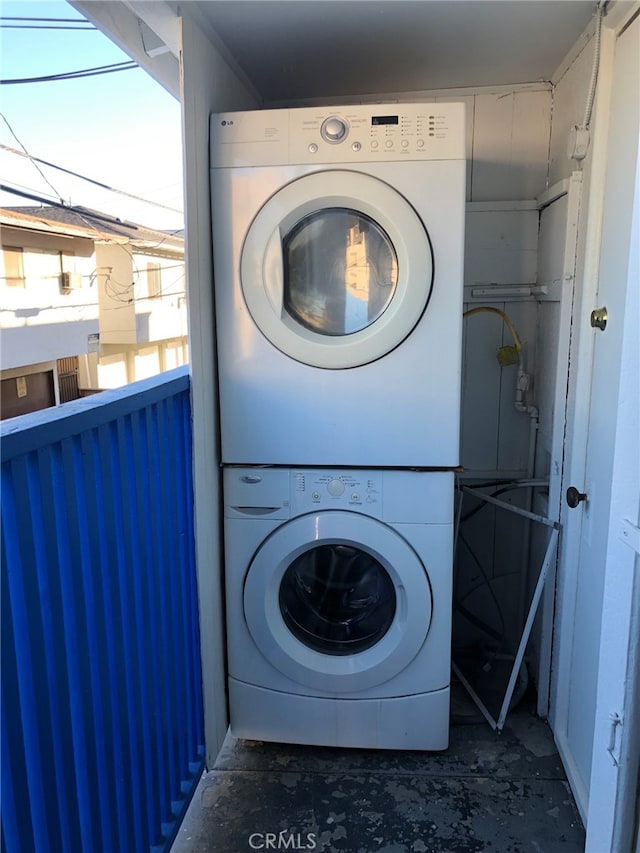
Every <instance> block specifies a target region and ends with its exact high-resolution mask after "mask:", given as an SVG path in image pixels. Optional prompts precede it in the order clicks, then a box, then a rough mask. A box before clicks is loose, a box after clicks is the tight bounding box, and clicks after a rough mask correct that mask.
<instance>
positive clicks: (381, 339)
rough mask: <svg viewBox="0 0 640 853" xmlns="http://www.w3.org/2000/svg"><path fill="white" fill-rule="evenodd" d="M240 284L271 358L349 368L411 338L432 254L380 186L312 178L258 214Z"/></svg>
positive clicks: (367, 179) (416, 225) (349, 178)
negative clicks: (277, 354)
mask: <svg viewBox="0 0 640 853" xmlns="http://www.w3.org/2000/svg"><path fill="white" fill-rule="evenodd" d="M240 279H241V283H242V291H243V294H244V298H245V301H246V304H247V307H248V309H249V312H250V314H251V316H252V318H253V320H254V322H255V323H256V325H257V326H258V328H259V329H260V330H261V332H262V333H263V334H264V335H265V337H266V338H268V340H270V341H271V343H272V344H273V345H274V346H276V347H277V348H278V349H279V350H280V351H281V352H283V353H285V354H286V355H288V356H290V357H291V358H293V359H296V360H297V361H300V362H303V363H304V364H309V365H312V366H314V367H325V368H334V369H338V368H346V367H356V366H358V365H362V364H367V363H369V362H372V361H375V360H376V359H378V358H381V357H382V356H384V355H386V354H387V353H388V352H390V351H391V350H393V349H394V348H395V347H397V346H398V345H399V344H400V343H401V342H402V341H403V340H404V339H405V338H406V337H407V336H408V335H409V334H410V333H411V331H412V330H413V328H414V327H415V325H416V323H417V322H418V320H419V319H420V317H421V316H422V314H423V312H424V310H425V308H426V306H427V303H428V301H429V297H430V295H431V289H432V286H433V252H432V248H431V243H430V240H429V236H428V234H427V232H426V230H425V228H424V226H423V224H422V222H421V220H420V217H419V216H418V214H417V213H416V211H415V209H414V208H413V207H412V206H411V205H410V204H409V202H408V201H407V200H406V199H405V198H404V197H403V196H402V195H400V193H398V192H397V191H396V190H394V189H393V188H392V187H391V186H389V184H387V183H385V182H383V181H381V180H378V179H377V178H374V177H372V176H371V175H365V174H361V173H359V172H349V171H327V172H315V173H313V174H311V175H306V176H304V177H302V178H298V179H297V180H295V181H292V182H291V183H290V184H287V185H286V186H285V187H283V188H282V189H281V190H279V191H278V192H277V193H275V195H273V196H271V198H270V199H269V200H268V201H267V202H266V203H265V204H264V206H263V207H262V208H261V210H260V211H259V212H258V214H257V216H256V217H255V219H254V220H253V222H252V223H251V225H250V227H249V230H248V232H247V235H246V238H245V241H244V245H243V248H242V257H241V263H240Z"/></svg>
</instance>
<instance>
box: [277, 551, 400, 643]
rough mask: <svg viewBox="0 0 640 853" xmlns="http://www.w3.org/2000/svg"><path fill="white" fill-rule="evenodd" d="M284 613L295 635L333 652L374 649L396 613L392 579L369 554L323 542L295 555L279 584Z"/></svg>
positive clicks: (281, 609) (302, 640) (305, 641)
mask: <svg viewBox="0 0 640 853" xmlns="http://www.w3.org/2000/svg"><path fill="white" fill-rule="evenodd" d="M280 611H281V613H282V617H283V619H284V621H285V623H286V625H287V626H288V627H289V629H290V630H291V632H292V634H293V635H294V636H295V637H297V638H298V639H299V640H300V641H301V642H303V643H305V645H307V646H309V648H311V649H315V650H316V651H319V652H326V653H327V654H330V655H350V654H356V653H357V652H362V651H364V650H365V649H368V648H371V646H373V645H375V644H376V643H377V642H378V640H380V639H381V638H382V637H384V635H385V634H386V633H387V631H388V630H389V627H390V625H391V623H392V622H393V617H394V615H395V611H396V594H395V589H394V586H393V581H392V580H391V578H390V577H389V574H388V572H387V571H386V569H385V568H384V566H383V565H382V564H381V563H380V562H379V561H378V560H376V558H375V557H373V556H372V555H371V554H369V553H367V552H366V551H363V550H362V549H360V548H356V547H354V546H352V545H321V546H320V547H318V548H311V549H309V550H308V551H305V552H304V553H303V554H301V555H300V556H299V557H297V558H296V559H295V560H294V561H293V562H292V564H291V565H290V566H289V568H288V569H287V571H286V572H285V573H284V576H283V578H282V582H281V584H280Z"/></svg>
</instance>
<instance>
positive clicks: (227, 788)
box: [172, 699, 584, 853]
mask: <svg viewBox="0 0 640 853" xmlns="http://www.w3.org/2000/svg"><path fill="white" fill-rule="evenodd" d="M453 707H454V709H456V702H455V701H454V703H453ZM460 708H461V706H460V700H459V699H458V710H460ZM531 709H532V704H531V703H530V702H527V701H526V700H525V701H524V702H523V703H522V704H521V705H520V706H519V707H518V708H516V709H515V710H514V711H512V712H511V714H510V715H509V716H508V718H507V723H506V726H505V728H504V730H503V732H502V733H501V734H496V733H495V732H493V731H492V730H491V729H490V727H489V726H488V725H487V723H486V722H477V723H472V724H470V723H469V720H471V719H472V716H471V715H472V714H473V715H474V716H475V709H473V710H471V709H469V708H467V707H464V703H463V706H462V713H457V715H456V719H458V720H464V721H465V722H464V724H457V725H453V726H452V729H451V742H450V746H449V749H448V750H447V751H446V752H444V753H420V752H387V751H375V750H362V749H353V750H351V749H330V748H325V747H310V746H291V745H285V744H272V743H262V742H257V741H239V740H236V739H235V738H233V737H232V736H231V735H227V738H226V740H225V743H224V745H223V747H222V750H221V752H220V755H219V757H218V760H217V762H216V765H215V767H214V768H213V769H212V770H211V771H209V772H208V773H205V774H204V776H203V778H202V781H201V782H200V785H199V787H198V789H197V790H196V793H195V796H194V798H193V801H192V803H191V805H190V808H189V811H188V812H187V815H186V818H185V821H184V822H183V824H182V827H181V828H180V831H179V834H178V837H177V838H176V841H175V843H174V845H173V848H172V853H241V851H251V850H318V851H333V850H336V851H350V853H374V851H376V853H403V852H404V851H411V853H426V851H428V853H472V852H473V853H485V851H494V853H524V851H534V853H556V851H557V853H570V851H576V853H578V851H582V850H583V849H584V831H583V828H582V824H581V822H580V818H579V816H578V812H577V810H576V807H575V803H574V801H573V798H572V796H571V793H570V790H569V786H568V784H567V782H566V777H565V774H564V771H563V769H562V764H561V763H560V759H559V757H558V753H557V751H556V749H555V746H554V743H553V738H552V735H551V732H550V730H549V728H548V726H547V724H546V723H545V722H544V721H542V720H540V719H538V718H537V717H536V716H535V715H534V714H533V712H532V710H531Z"/></svg>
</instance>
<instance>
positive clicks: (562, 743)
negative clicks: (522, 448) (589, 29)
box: [555, 20, 640, 853]
mask: <svg viewBox="0 0 640 853" xmlns="http://www.w3.org/2000/svg"><path fill="white" fill-rule="evenodd" d="M639 26H640V24H639V22H638V21H637V20H636V22H635V23H634V24H632V25H631V26H630V27H629V28H628V29H626V30H624V31H623V33H622V35H621V36H620V38H619V39H618V41H617V44H616V47H615V61H614V67H613V78H612V88H611V117H610V126H609V139H608V148H607V170H606V177H605V192H604V209H603V220H602V240H601V246H600V262H599V275H598V286H597V292H596V293H595V294H594V295H593V301H592V302H591V303H589V302H587V301H584V302H583V304H582V312H581V315H580V316H578V317H576V318H575V319H574V324H577V325H578V326H579V334H580V336H581V339H580V349H579V353H578V359H579V361H580V360H581V362H582V363H581V364H580V363H579V364H578V374H580V372H581V371H582V381H581V379H580V375H579V376H578V388H577V393H576V397H575V400H574V406H575V422H574V427H573V441H574V446H573V448H571V452H572V455H573V456H572V460H571V464H570V465H569V471H568V476H569V479H567V480H566V481H565V484H564V485H565V488H566V487H567V486H573V487H575V489H576V493H574V496H573V497H574V500H573V501H572V503H573V504H574V506H573V508H569V507H567V506H565V510H564V518H563V526H564V531H563V537H564V540H565V551H564V566H563V571H564V572H565V575H566V577H569V576H572V578H573V580H572V583H571V584H569V585H566V586H565V588H564V601H563V602H562V606H563V609H564V617H563V625H562V626H561V638H560V645H561V658H560V660H559V670H560V673H561V676H560V679H559V684H558V691H557V703H558V706H559V711H558V712H557V718H556V730H555V733H556V738H557V740H558V745H559V747H560V751H561V754H562V757H563V761H564V764H565V768H566V770H567V774H568V776H569V780H570V782H571V785H572V789H573V791H574V793H575V795H576V800H577V802H578V805H579V807H580V810H581V813H582V815H583V818H584V819H585V822H586V823H587V828H588V838H589V837H591V838H592V839H593V838H595V835H596V834H599V833H602V831H603V830H604V834H605V835H607V833H609V841H610V832H611V828H612V827H611V824H610V823H609V822H608V821H607V824H608V826H605V824H604V823H603V820H604V818H605V816H606V814H607V813H609V817H610V816H611V809H608V807H604V808H603V806H604V803H605V801H606V800H607V799H609V798H610V795H611V794H612V790H611V785H609V786H608V787H607V785H603V784H602V783H603V781H604V777H603V767H604V764H602V762H601V759H604V760H605V761H608V762H609V765H610V767H611V768H614V766H615V765H614V763H613V760H612V756H611V754H610V753H609V752H608V747H609V746H610V737H611V734H612V732H614V729H615V717H612V716H610V715H613V714H615V713H618V714H622V705H623V697H622V696H621V694H620V691H621V690H622V691H624V680H625V675H624V668H625V665H626V660H627V653H628V648H629V628H630V595H629V590H630V589H631V584H632V579H633V578H632V569H631V571H629V564H631V565H632V564H633V559H630V560H629V561H626V563H627V564H626V565H625V561H624V560H620V559H619V557H618V556H616V554H615V550H616V549H615V547H614V546H615V541H614V540H615V537H616V536H617V533H616V528H619V527H620V525H621V523H622V521H623V518H621V517H620V516H619V515H618V513H620V512H622V511H623V510H622V508H621V506H620V504H619V497H620V494H621V493H620V491H619V489H620V488H622V487H623V486H624V490H625V493H626V494H627V495H631V498H630V500H631V504H633V501H634V500H635V510H633V508H631V509H629V507H628V506H627V508H626V509H625V510H624V512H631V514H632V519H633V521H634V523H636V524H637V520H638V495H637V489H638V485H639V482H640V477H639V476H638V464H639V463H638V458H639V457H638V438H637V433H636V434H635V436H631V435H629V433H628V423H627V422H626V420H625V412H626V411H627V410H628V409H629V406H631V410H633V409H634V407H635V411H636V413H637V405H638V403H637V400H638V381H637V377H638V364H637V340H638V317H637V314H636V316H635V317H630V316H629V315H628V311H629V310H630V307H631V304H632V300H633V297H634V296H635V300H636V301H635V305H636V309H635V310H636V312H637V287H638V281H637V279H634V277H633V276H631V275H630V261H631V258H632V252H633V250H634V248H635V247H636V246H637V236H638V235H637V233H636V234H633V233H632V223H633V211H634V204H636V205H637V199H636V198H635V192H634V187H635V178H636V173H637V158H638V129H639V122H638V105H639V103H640V91H639V86H638V83H639V80H638V76H639V75H638V56H639V55H640V44H639V42H638V33H639ZM605 67H606V66H605ZM608 83H609V80H608V79H606V78H605V80H604V81H602V84H604V85H607V84H608ZM590 250H591V247H588V249H587V251H590ZM598 309H599V314H598V315H594V316H593V317H592V318H591V319H590V314H591V311H592V310H598ZM605 309H606V310H605ZM605 314H606V322H605ZM634 349H635V354H634ZM590 355H591V356H592V363H591V370H590V371H585V362H587V359H588V358H589V357H590ZM630 378H631V380H632V381H631V382H629V379H630ZM625 383H626V385H627V386H628V389H627V390H625ZM634 395H635V400H634ZM583 429H586V448H585V456H583V457H582V462H581V460H580V458H579V456H580V454H579V447H576V445H579V444H580V442H579V441H577V442H576V436H577V435H579V433H580V432H581V430H583ZM636 429H637V426H636ZM621 463H622V464H621ZM629 486H630V487H631V488H629ZM628 502H629V499H627V504H628ZM634 512H635V515H634ZM629 554H630V555H631V552H630V551H629ZM565 583H566V580H565ZM623 590H626V593H624V594H623V595H622V597H621V596H620V593H621V592H623ZM605 594H606V597H605ZM612 596H613V598H614V599H615V600H616V601H617V602H618V603H620V602H625V601H626V604H624V603H623V604H622V606H617V607H614V609H613V610H611V608H610V607H609V603H610V602H611V600H612V598H611V597H612ZM567 616H568V618H567ZM565 620H566V621H565ZM567 627H568V630H567ZM612 676H613V678H612ZM605 683H607V684H608V695H607V696H605V695H604V694H603V693H602V688H603V685H604V684H605ZM599 684H600V699H599V698H598V694H599ZM616 685H617V687H616ZM614 688H615V691H614ZM614 692H617V693H618V696H617V697H615V696H614ZM612 724H613V725H612ZM614 734H615V732H614ZM601 753H604V755H602V754H601ZM594 757H595V762H594ZM608 775H609V779H608V780H607V781H608V782H609V783H610V782H611V781H612V774H608ZM614 775H615V774H614ZM613 788H614V790H613V795H614V796H615V784H614V786H613ZM590 843H591V849H592V850H593V851H594V853H595V851H600V850H604V849H607V850H610V849H613V848H612V847H610V845H609V843H608V842H606V843H605V846H604V847H603V846H601V843H602V837H601V838H600V839H599V840H598V842H593V841H591V842H590Z"/></svg>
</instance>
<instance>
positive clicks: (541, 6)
mask: <svg viewBox="0 0 640 853" xmlns="http://www.w3.org/2000/svg"><path fill="white" fill-rule="evenodd" d="M189 5H190V6H192V8H193V6H197V7H198V9H197V11H198V17H199V18H200V20H201V21H202V22H203V23H204V24H205V25H206V26H207V28H209V29H213V30H214V32H215V33H216V34H217V36H218V37H219V40H220V41H221V42H222V43H223V45H224V46H225V47H226V48H227V50H228V52H229V53H230V54H231V56H232V57H233V58H234V59H235V61H236V63H237V64H238V65H239V66H240V68H241V69H242V71H243V72H244V74H245V75H246V76H247V77H248V79H249V80H250V81H251V83H252V84H253V86H254V88H255V89H256V90H257V91H258V93H259V94H260V96H261V97H262V98H263V99H264V101H265V102H280V103H282V102H290V101H308V100H311V99H315V98H320V99H331V98H335V99H338V98H343V97H348V96H366V95H384V94H393V93H399V92H417V91H424V90H433V89H448V88H463V87H477V86H493V85H499V84H507V85H510V84H516V83H530V82H536V81H539V80H550V79H551V77H552V76H553V74H554V72H555V71H556V70H557V69H558V66H559V65H560V63H561V62H562V60H563V59H564V57H565V56H566V55H567V53H568V52H569V50H570V48H571V47H572V45H573V44H574V43H575V42H576V40H577V39H578V37H579V36H580V34H581V33H582V32H583V30H584V29H585V27H586V26H587V24H588V23H589V21H590V19H591V18H592V17H593V15H594V12H595V9H596V3H595V0H586V2H583V0H198V2H197V3H193V5H192V4H191V3H190V4H189Z"/></svg>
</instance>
